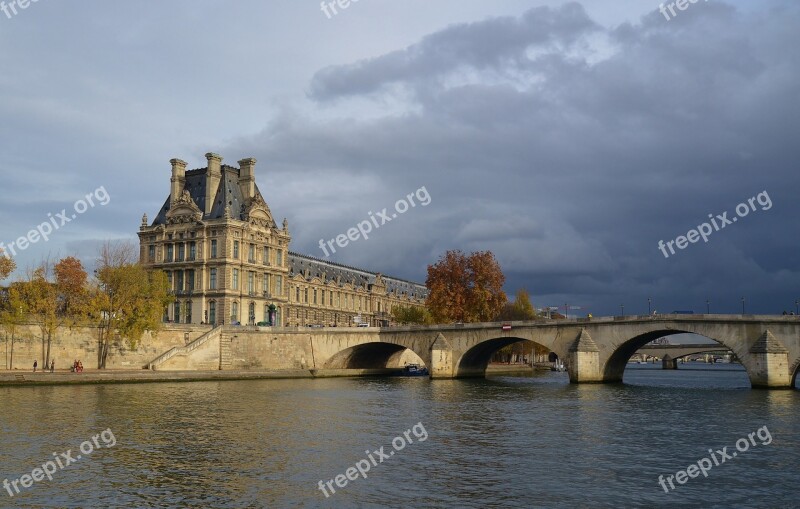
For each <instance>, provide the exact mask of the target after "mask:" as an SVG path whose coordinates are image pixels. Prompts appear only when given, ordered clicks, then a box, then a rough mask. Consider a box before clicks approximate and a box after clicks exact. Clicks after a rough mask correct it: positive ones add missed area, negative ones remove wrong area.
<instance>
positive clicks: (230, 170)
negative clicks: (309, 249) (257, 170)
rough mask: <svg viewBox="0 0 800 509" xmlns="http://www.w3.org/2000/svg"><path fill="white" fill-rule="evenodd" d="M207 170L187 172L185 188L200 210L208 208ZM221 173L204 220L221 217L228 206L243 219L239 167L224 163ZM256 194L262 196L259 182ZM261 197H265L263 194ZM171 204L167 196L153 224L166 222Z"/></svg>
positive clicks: (233, 213)
mask: <svg viewBox="0 0 800 509" xmlns="http://www.w3.org/2000/svg"><path fill="white" fill-rule="evenodd" d="M206 171H207V169H206V168H201V169H199V170H190V171H187V172H186V186H185V188H184V189H186V190H187V191H189V195H190V196H191V197H192V200H194V202H195V203H196V204H197V206H198V208H199V209H200V210H205V208H206ZM221 173H222V179H221V180H220V182H219V188H218V189H217V195H216V197H215V198H214V206H213V208H212V209H211V212H209V213H208V214H203V220H208V219H220V218H221V217H222V216H223V215H224V214H225V207H226V206H229V207H230V211H231V217H232V218H234V219H241V213H242V205H244V202H245V199H244V195H242V189H241V188H240V187H239V168H234V167H233V166H228V165H222V168H221ZM256 195H257V196H261V191H259V190H258V185H257V184H256ZM261 198H262V199H263V196H261ZM169 206H170V203H169V196H167V199H166V201H165V202H164V205H163V206H162V207H161V210H159V211H158V215H156V218H155V219H154V220H153V224H152V225H151V226H157V225H160V224H166V222H167V212H168V211H169ZM273 227H277V225H275V224H273Z"/></svg>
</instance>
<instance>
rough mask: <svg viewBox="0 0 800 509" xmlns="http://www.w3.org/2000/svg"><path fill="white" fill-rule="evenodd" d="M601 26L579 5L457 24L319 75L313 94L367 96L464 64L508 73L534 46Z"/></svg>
mask: <svg viewBox="0 0 800 509" xmlns="http://www.w3.org/2000/svg"><path fill="white" fill-rule="evenodd" d="M597 29H599V27H598V26H597V25H596V24H595V23H594V22H593V21H592V20H590V19H589V17H588V15H587V14H586V12H585V11H584V10H583V7H581V6H580V5H579V4H577V3H570V4H566V5H564V6H563V7H561V8H559V9H550V8H548V7H539V8H535V9H532V10H530V11H528V12H527V13H525V14H524V15H523V16H521V17H519V18H512V17H504V18H494V19H489V20H486V21H481V22H476V23H472V24H464V25H455V26H452V27H449V28H447V29H445V30H442V31H441V32H437V33H435V34H431V35H429V36H427V37H425V38H424V39H422V41H420V42H419V43H418V44H415V45H413V46H411V47H410V48H407V49H405V50H400V51H395V52H392V53H390V54H388V55H383V56H380V57H377V58H374V59H371V60H367V61H364V62H358V63H355V64H352V65H347V66H339V67H329V68H326V69H323V70H322V71H320V72H318V73H317V75H316V76H315V77H314V80H313V81H312V84H311V95H312V97H314V98H315V99H318V100H327V99H331V98H334V97H337V96H350V95H359V94H368V93H371V92H376V91H379V90H380V89H381V88H382V87H384V86H386V85H389V84H392V83H419V82H425V81H427V80H428V79H435V78H436V77H437V76H441V75H443V74H446V73H448V72H450V71H455V70H458V69H459V68H460V67H462V66H469V67H472V68H475V69H478V70H493V71H496V72H501V73H503V72H505V71H506V70H508V69H509V68H513V67H526V66H527V65H529V63H530V60H529V58H528V51H529V50H530V49H531V48H532V47H553V46H558V47H562V48H563V47H569V46H571V45H573V44H574V43H575V42H576V41H577V40H578V39H579V38H580V37H581V36H582V35H585V34H587V33H589V32H591V31H594V30H597Z"/></svg>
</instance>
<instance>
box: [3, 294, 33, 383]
mask: <svg viewBox="0 0 800 509" xmlns="http://www.w3.org/2000/svg"><path fill="white" fill-rule="evenodd" d="M21 284H22V283H12V284H11V286H9V288H8V290H7V291H6V292H5V294H4V295H3V303H2V308H0V324H2V326H3V328H4V329H5V330H6V332H8V333H9V334H11V355H10V357H9V364H8V369H13V368H14V344H15V343H16V339H17V328H18V327H19V326H20V325H22V324H23V323H24V321H25V316H26V313H27V302H25V300H24V299H23V298H22V291H21V288H20V285H21Z"/></svg>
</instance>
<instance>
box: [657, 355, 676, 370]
mask: <svg viewBox="0 0 800 509" xmlns="http://www.w3.org/2000/svg"><path fill="white" fill-rule="evenodd" d="M661 369H678V359H673V358H672V356H671V355H670V354H667V355H665V356H664V358H663V359H661Z"/></svg>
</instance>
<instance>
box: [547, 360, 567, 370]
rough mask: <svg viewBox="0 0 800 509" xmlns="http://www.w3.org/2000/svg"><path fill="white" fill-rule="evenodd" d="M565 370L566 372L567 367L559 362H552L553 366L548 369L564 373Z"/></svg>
mask: <svg viewBox="0 0 800 509" xmlns="http://www.w3.org/2000/svg"><path fill="white" fill-rule="evenodd" d="M566 370H567V367H566V366H564V363H563V362H561V361H557V362H554V363H553V366H552V367H551V368H550V371H558V372H563V371H566Z"/></svg>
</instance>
